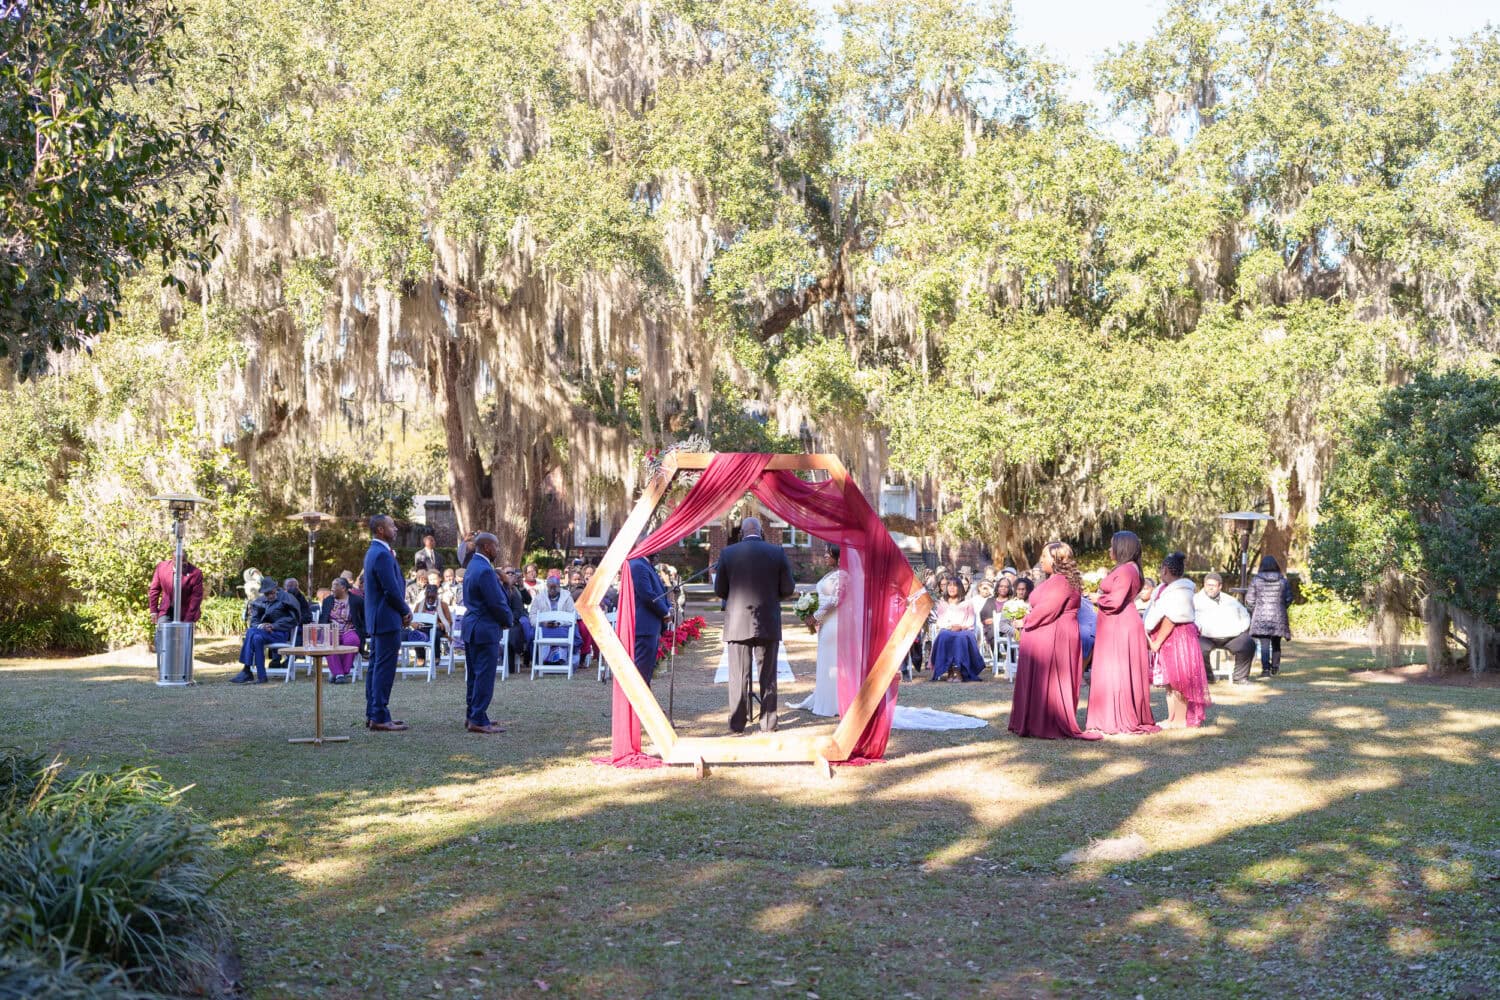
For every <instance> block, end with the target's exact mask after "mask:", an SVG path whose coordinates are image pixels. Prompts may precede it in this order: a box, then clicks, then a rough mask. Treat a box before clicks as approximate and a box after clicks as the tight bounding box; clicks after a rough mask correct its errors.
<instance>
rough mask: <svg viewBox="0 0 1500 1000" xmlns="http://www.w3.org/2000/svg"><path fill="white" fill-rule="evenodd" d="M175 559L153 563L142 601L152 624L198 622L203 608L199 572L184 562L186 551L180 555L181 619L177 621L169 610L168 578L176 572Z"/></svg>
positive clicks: (173, 610)
mask: <svg viewBox="0 0 1500 1000" xmlns="http://www.w3.org/2000/svg"><path fill="white" fill-rule="evenodd" d="M176 566H177V564H176V560H175V559H163V560H162V561H161V562H159V563H157V564H156V572H155V573H153V574H152V575H151V586H150V587H148V588H147V590H146V602H147V603H148V604H149V605H150V606H151V620H152V621H153V622H170V621H184V622H195V621H197V620H198V618H199V615H200V613H201V610H202V607H203V571H202V570H201V569H199V568H198V567H197V566H194V565H193V564H192V563H191V562H189V561H188V555H187V550H186V549H184V550H183V553H182V617H181V618H178V617H177V615H176V609H175V608H173V607H172V577H173V574H174V573H175V572H176Z"/></svg>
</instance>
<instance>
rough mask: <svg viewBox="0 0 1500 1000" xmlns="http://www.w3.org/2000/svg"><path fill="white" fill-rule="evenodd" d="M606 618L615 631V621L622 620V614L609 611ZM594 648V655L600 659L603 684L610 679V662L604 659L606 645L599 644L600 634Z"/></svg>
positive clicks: (600, 675) (595, 640) (600, 677)
mask: <svg viewBox="0 0 1500 1000" xmlns="http://www.w3.org/2000/svg"><path fill="white" fill-rule="evenodd" d="M604 620H605V621H607V622H609V630H610V631H611V632H613V631H614V630H615V623H616V622H618V621H619V620H620V615H619V613H618V612H615V611H608V612H605V615H604ZM594 649H595V650H597V652H595V654H594V655H595V657H597V658H598V660H599V682H600V683H601V684H602V683H603V682H605V681H607V680H609V678H610V672H609V664H608V663H606V662H605V660H604V647H602V646H600V645H599V638H598V636H595V637H594Z"/></svg>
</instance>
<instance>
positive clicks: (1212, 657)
mask: <svg viewBox="0 0 1500 1000" xmlns="http://www.w3.org/2000/svg"><path fill="white" fill-rule="evenodd" d="M1208 666H1209V669H1210V670H1212V671H1213V675H1214V679H1215V680H1217V679H1218V678H1220V677H1223V678H1224V679H1226V680H1227V681H1229V683H1231V684H1233V683H1234V654H1233V653H1231V652H1230V651H1229V650H1227V649H1215V650H1214V651H1213V652H1211V653H1209V654H1208Z"/></svg>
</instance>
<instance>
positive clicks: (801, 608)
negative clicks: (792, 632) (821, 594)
mask: <svg viewBox="0 0 1500 1000" xmlns="http://www.w3.org/2000/svg"><path fill="white" fill-rule="evenodd" d="M817 610H818V592H817V591H816V590H809V591H808V592H807V593H805V594H803V595H802V596H801V597H799V598H797V603H796V604H793V605H792V611H793V612H794V613H795V614H796V615H797V617H798V618H800V619H802V624H804V625H806V626H807V629H808V631H809V632H811V631H813V625H812V616H813V613H814V612H815V611H817Z"/></svg>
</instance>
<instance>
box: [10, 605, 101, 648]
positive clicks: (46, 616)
mask: <svg viewBox="0 0 1500 1000" xmlns="http://www.w3.org/2000/svg"><path fill="white" fill-rule="evenodd" d="M101 645H102V641H101V639H100V636H99V633H98V632H96V631H95V630H94V627H93V625H92V624H91V623H90V622H89V621H88V620H87V619H85V618H84V617H83V616H82V615H80V614H79V613H78V612H77V611H73V610H71V609H68V610H62V611H57V610H53V611H46V610H34V611H30V612H28V617H25V618H12V619H9V620H0V655H3V656H23V655H28V654H35V653H48V652H69V653H93V652H97V651H98V650H99V649H100V647H101Z"/></svg>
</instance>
